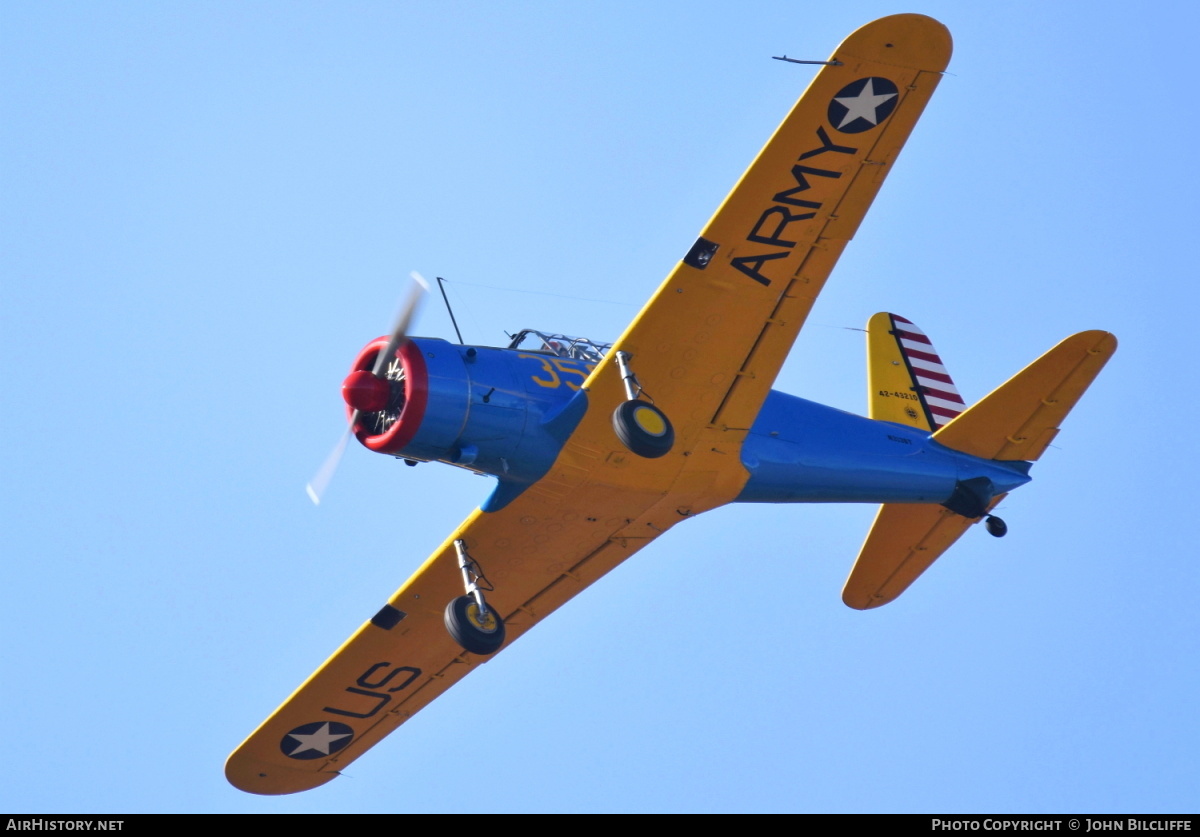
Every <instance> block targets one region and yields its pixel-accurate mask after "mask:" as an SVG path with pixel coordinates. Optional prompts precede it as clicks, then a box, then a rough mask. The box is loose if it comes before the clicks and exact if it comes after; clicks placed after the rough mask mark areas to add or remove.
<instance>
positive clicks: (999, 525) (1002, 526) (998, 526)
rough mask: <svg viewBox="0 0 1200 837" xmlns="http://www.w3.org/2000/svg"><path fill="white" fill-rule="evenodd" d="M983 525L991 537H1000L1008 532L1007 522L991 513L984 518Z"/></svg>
mask: <svg viewBox="0 0 1200 837" xmlns="http://www.w3.org/2000/svg"><path fill="white" fill-rule="evenodd" d="M983 525H984V526H986V527H987V530H988V534H989V535H991V536H992V537H993V538H1002V537H1004V536H1005V535H1007V534H1008V524H1007V523H1005V522H1004V521H1003V520H1001V519H1000V518H998V517H996V516H995V515H993V514H989V515H988V516H987V517H986V518H984V521H983Z"/></svg>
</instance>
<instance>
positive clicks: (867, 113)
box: [829, 76, 900, 134]
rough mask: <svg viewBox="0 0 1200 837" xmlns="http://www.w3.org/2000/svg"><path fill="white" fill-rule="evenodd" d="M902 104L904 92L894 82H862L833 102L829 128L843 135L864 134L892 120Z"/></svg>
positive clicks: (873, 78) (847, 88) (875, 79)
mask: <svg viewBox="0 0 1200 837" xmlns="http://www.w3.org/2000/svg"><path fill="white" fill-rule="evenodd" d="M899 101H900V91H899V90H898V89H897V88H896V85H895V84H893V83H892V82H891V80H890V79H886V78H883V77H881V76H871V77H870V78H860V79H859V80H858V81H852V82H850V83H849V84H847V85H846V86H845V87H843V88H842V89H841V90H840V91H839V92H838V94H837V95H836V96H834V97H833V99H832V100H831V101H830V102H829V124H830V125H832V126H833V127H834V128H836V129H837V130H839V131H841V132H842V133H843V134H861V133H862V132H863V131H869V130H871V129H872V128H874V127H875V126H876V125H878V124H879V123H880V122H882V121H883V120H885V119H887V118H888V117H889V116H891V115H892V111H894V110H895V109H896V103H897V102H899Z"/></svg>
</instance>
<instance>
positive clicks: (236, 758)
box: [225, 471, 683, 794]
mask: <svg viewBox="0 0 1200 837" xmlns="http://www.w3.org/2000/svg"><path fill="white" fill-rule="evenodd" d="M569 480H570V475H564V473H563V472H561V471H559V472H555V473H552V474H551V475H550V476H549V477H547V478H545V479H543V480H542V482H541V483H539V484H538V485H535V486H534V487H533V488H531V489H530V490H529V491H527V492H526V493H525V494H523V495H522V496H521V497H519V498H517V499H516V500H515V501H513V502H512V503H510V504H509V505H508V506H507V507H506V508H504V509H503V510H502V511H499V512H490V513H484V512H482V511H476V512H475V513H473V514H472V515H471V516H470V517H468V518H467V520H466V521H465V522H464V523H463V524H462V525H461V526H460V527H459V528H458V529H457V530H456V531H455V532H454V533H453V534H452V535H451V536H450V537H449V538H447V539H446V541H445V543H443V544H442V545H441V547H440V548H439V549H438V550H437V551H436V552H434V554H433V555H432V556H431V557H430V558H429V560H427V561H426V562H425V564H424V565H423V566H422V567H421V568H420V569H419V570H417V572H416V573H415V574H414V575H413V576H412V578H410V579H409V580H408V581H407V582H406V583H405V584H404V586H402V587H401V588H400V589H399V590H397V591H396V593H395V594H394V595H393V596H392V597H391V598H390V599H388V602H387V605H386V606H385V607H384V608H383V609H381V610H380V611H379V613H377V614H376V615H375V617H373V618H372V619H371V620H370V621H368V622H366V623H365V624H364V625H363V626H362V627H361V628H359V630H358V631H357V632H356V633H355V634H354V636H352V637H351V638H350V639H349V640H347V642H346V643H345V644H344V645H343V646H342V647H341V648H339V649H338V650H337V651H336V652H334V654H333V655H332V656H331V657H330V658H329V659H328V660H327V661H326V662H325V664H324V665H322V666H321V668H320V669H318V670H317V672H316V673H315V674H313V675H312V677H310V678H309V679H308V680H307V681H305V683H304V684H303V685H301V686H300V688H299V689H297V690H296V692H295V693H293V694H292V696H291V697H289V698H288V699H287V700H286V701H285V702H284V704H283V705H282V706H280V707H279V709H277V710H276V711H275V713H274V714H272V715H271V717H269V718H268V719H267V720H266V721H265V722H263V724H262V725H261V726H260V727H259V728H258V729H257V730H255V731H254V732H253V733H252V734H251V735H250V737H249V738H247V739H246V741H245V742H243V743H242V745H241V746H240V747H238V749H237V750H236V751H234V753H233V754H232V755H231V756H230V757H229V759H228V761H227V763H226V765H225V775H226V777H227V778H228V779H229V781H230V782H231V783H232V784H233V785H235V786H236V787H238V788H241V789H242V790H245V791H250V792H251V793H262V794H279V793H294V792H296V791H302V790H307V789H309V788H313V787H316V786H318V785H322V784H324V783H325V782H328V781H329V780H331V779H332V778H334V777H335V776H336V775H337V774H338V772H339V771H340V770H341V769H343V768H344V767H345V766H346V765H347V764H349V763H350V762H352V761H353V760H354V759H356V758H358V756H360V755H362V754H363V753H364V752H366V750H368V749H369V748H370V747H372V746H373V745H374V744H376V743H377V742H378V741H379V740H380V739H382V738H383V737H384V736H385V735H387V734H388V733H389V732H391V731H392V730H394V729H395V728H396V727H397V726H399V725H400V724H402V723H404V721H406V720H407V719H408V718H409V717H411V716H412V715H413V713H415V712H417V711H418V710H419V709H421V708H422V707H423V706H425V705H426V704H428V703H429V702H430V701H431V700H433V699H434V698H436V697H437V696H438V695H440V694H441V693H442V692H444V691H445V690H446V689H448V688H450V686H452V685H454V684H455V683H457V682H458V681H459V680H461V679H462V678H463V677H464V676H465V675H466V674H467V673H468V672H470V671H471V670H472V669H473V668H474V667H475V666H476V665H478V664H479V663H481V662H483V661H484V659H486V658H484V657H479V656H476V655H474V654H470V653H468V652H466V651H463V650H462V649H461V648H460V647H459V646H458V645H457V644H456V643H455V641H454V640H453V639H451V637H450V635H449V634H448V633H447V631H446V628H445V626H444V623H443V612H444V609H445V607H446V604H447V603H448V602H450V601H451V600H452V599H454V598H456V597H458V596H461V595H462V594H463V581H462V576H461V574H460V572H459V569H458V561H457V556H456V552H455V549H454V541H455V539H457V538H462V539H464V540H465V541H466V546H467V549H468V551H469V552H470V554H471V557H472V558H474V559H475V560H477V561H478V562H479V563H480V565H481V567H482V569H483V570H484V572H485V573H486V575H487V577H488V579H489V580H490V581H491V582H492V583H493V584H494V585H495V591H494V592H490V593H488V594H487V601H488V605H489V607H494V608H496V610H497V611H498V612H499V613H500V614H501V615H502V616H503V617H504V619H505V623H506V627H507V641H508V642H511V641H512V640H513V639H516V638H517V637H519V636H520V635H521V634H522V633H524V632H525V631H526V630H528V629H529V628H531V627H532V626H533V625H535V624H536V623H537V622H538V621H540V620H541V619H542V618H543V617H544V616H546V615H547V614H548V613H550V612H551V611H553V610H554V609H556V608H557V607H558V606H559V605H561V604H563V603H564V602H566V601H567V600H568V599H570V598H571V597H572V596H574V595H575V594H576V593H578V592H579V591H580V590H582V589H583V588H584V587H586V586H587V585H589V584H591V583H592V582H593V581H595V580H596V579H598V578H599V577H600V576H602V575H604V573H606V572H608V571H609V570H610V569H612V568H613V567H615V566H616V565H617V564H619V563H620V562H621V561H624V560H625V559H626V558H628V557H629V556H630V555H632V554H633V553H634V552H636V551H637V550H638V549H640V548H641V547H642V546H644V545H645V544H647V543H649V542H650V540H652V539H653V537H654V536H655V535H657V534H658V532H657V531H656V530H655V529H654V528H651V527H649V526H646V525H644V523H641V522H638V521H634V519H635V518H637V517H638V515H639V513H640V512H641V511H642V510H644V509H645V508H647V507H648V506H652V505H653V504H654V501H655V500H656V499H658V498H656V497H648V496H646V495H645V494H640V493H637V492H629V491H613V490H611V489H605V488H603V487H600V486H596V487H592V488H589V489H588V491H587V492H585V493H582V494H581V493H573V492H569V491H561V490H560V489H563V488H565V487H566V486H567V483H568V482H569ZM674 517H675V520H682V519H683V516H681V515H679V514H674ZM630 521H634V522H633V523H631V522H630ZM671 522H673V521H669V519H668V522H667V523H666V526H669V525H670V523H671ZM635 524H636V525H635ZM666 526H663V527H662V528H666ZM632 529H636V531H637V533H638V534H637V536H632V535H631V534H630V531H629V530H632Z"/></svg>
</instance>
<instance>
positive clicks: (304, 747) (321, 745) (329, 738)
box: [288, 722, 350, 756]
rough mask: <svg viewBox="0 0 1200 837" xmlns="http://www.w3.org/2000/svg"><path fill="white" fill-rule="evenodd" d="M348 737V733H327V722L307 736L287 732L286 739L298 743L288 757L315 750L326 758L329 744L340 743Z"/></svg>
mask: <svg viewBox="0 0 1200 837" xmlns="http://www.w3.org/2000/svg"><path fill="white" fill-rule="evenodd" d="M349 736H350V733H348V732H343V733H331V732H330V731H329V723H328V722H326V723H325V724H324V725H322V726H321V728H320V729H318V730H317V731H316V732H313V733H310V734H308V735H297V734H296V733H294V732H289V733H288V737H289V738H294V739H296V740H297V741H299V742H300V746H299V747H297V748H296V749H294V750H292V751H291V752H290V753H288V755H289V756H296V755H299V754H300V753H304V752H307V751H309V750H316V751H317V752H318V753H321V754H322V755H325V756H327V755H329V745H330V744H332V743H333V742H335V741H340V740H341V739H343V738H347V737H349Z"/></svg>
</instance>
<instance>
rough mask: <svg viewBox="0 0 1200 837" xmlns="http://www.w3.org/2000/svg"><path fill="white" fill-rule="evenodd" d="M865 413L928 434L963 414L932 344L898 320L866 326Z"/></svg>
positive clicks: (886, 317)
mask: <svg viewBox="0 0 1200 837" xmlns="http://www.w3.org/2000/svg"><path fill="white" fill-rule="evenodd" d="M867 409H868V411H869V412H868V414H869V415H870V417H871V418H873V419H878V420H880V421H892V422H896V423H898V424H907V425H908V426H910V427H916V428H918V429H920V430H927V431H931V432H932V431H934V430H938V429H939V428H941V427H943V426H944V425H946V424H948V423H949V422H950V421H951V420H953V419H954V418H955V417H957V416H958V414H959V413H961V412H962V411H963V410H965V409H966V404H965V403H963V399H962V396H961V395H959V394H958V388H957V387H955V386H954V381H953V380H952V379H951V378H950V373H949V372H947V371H946V367H945V366H943V365H942V359H941V357H940V356H939V355H938V353H937V350H936V349H934V348H933V343H932V342H930V340H929V338H928V337H926V336H925V332H923V331H921V329H919V328H918V327H917V326H916V325H915V324H914V323H913V322H912V320H906V319H905V318H904V317H901V316H900V315H898V314H888V313H886V312H881V313H879V314H876V315H875V316H873V317H872V318H871V319H870V320H868V321H867Z"/></svg>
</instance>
